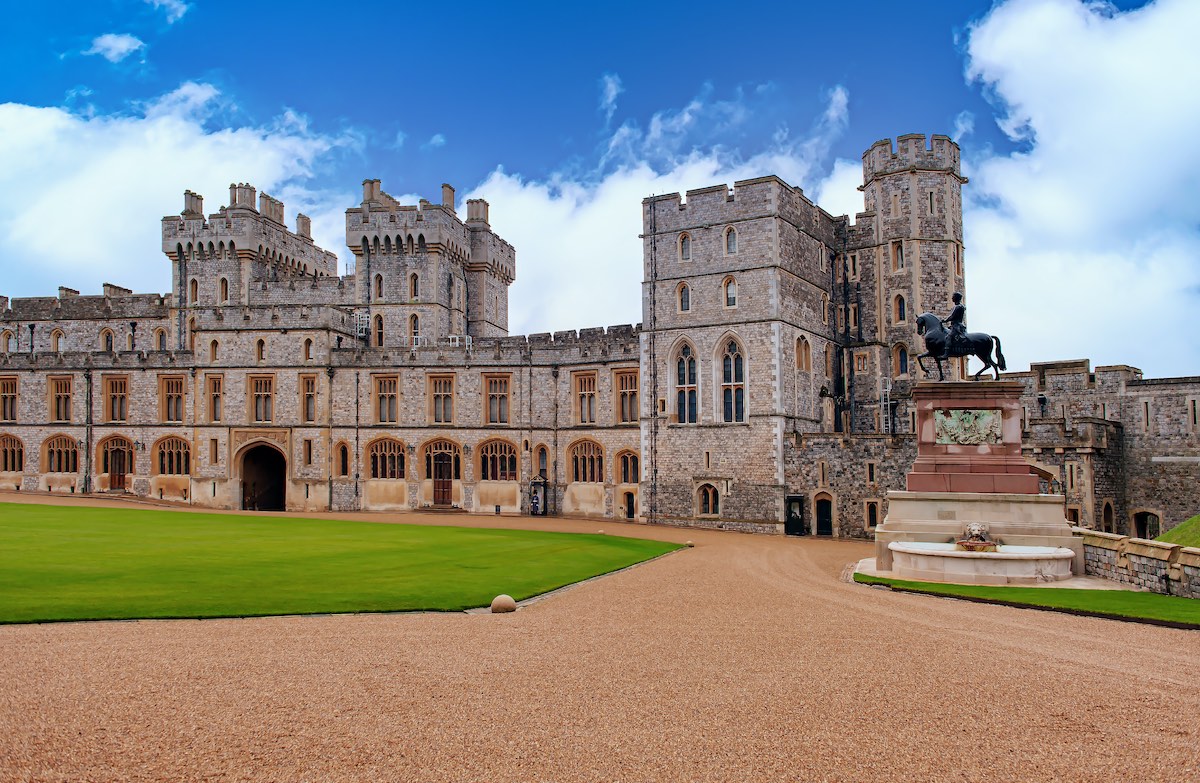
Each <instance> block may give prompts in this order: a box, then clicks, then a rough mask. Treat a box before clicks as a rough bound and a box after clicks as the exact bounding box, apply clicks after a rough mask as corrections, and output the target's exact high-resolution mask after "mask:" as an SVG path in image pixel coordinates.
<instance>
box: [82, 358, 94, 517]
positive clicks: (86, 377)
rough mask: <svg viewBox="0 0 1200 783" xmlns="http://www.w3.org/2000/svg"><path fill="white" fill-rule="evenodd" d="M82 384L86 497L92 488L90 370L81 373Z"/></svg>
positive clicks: (84, 484) (84, 488) (84, 492)
mask: <svg viewBox="0 0 1200 783" xmlns="http://www.w3.org/2000/svg"><path fill="white" fill-rule="evenodd" d="M83 382H84V385H85V387H86V388H87V394H86V397H87V417H86V418H85V419H84V427H85V433H86V434H85V436H84V442H85V443H86V447H85V451H84V453H83V494H85V495H86V494H87V493H88V492H90V491H91V486H92V368H90V367H89V368H87V369H85V370H84V371H83Z"/></svg>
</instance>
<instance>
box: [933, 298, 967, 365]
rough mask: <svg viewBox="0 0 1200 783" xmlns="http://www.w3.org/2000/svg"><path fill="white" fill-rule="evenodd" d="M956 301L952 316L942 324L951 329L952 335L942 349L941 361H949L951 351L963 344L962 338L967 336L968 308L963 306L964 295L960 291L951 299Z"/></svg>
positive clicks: (947, 317)
mask: <svg viewBox="0 0 1200 783" xmlns="http://www.w3.org/2000/svg"><path fill="white" fill-rule="evenodd" d="M950 298H951V299H953V300H954V309H953V310H951V311H950V315H948V316H946V317H945V318H943V319H942V323H943V324H945V325H946V326H949V327H950V335H949V336H948V337H947V338H946V345H945V347H943V348H942V355H941V357H939V358H940V359H949V358H950V351H951V350H952V349H954V348H956V347H957V346H958V345H960V344H961V343H962V338H963V337H965V336H966V334H967V325H966V323H965V321H966V318H967V308H966V307H964V306H963V303H962V300H963V295H962V294H960V293H959V292H958V291H955V292H954V296H952V297H950Z"/></svg>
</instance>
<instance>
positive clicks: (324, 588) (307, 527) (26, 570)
mask: <svg viewBox="0 0 1200 783" xmlns="http://www.w3.org/2000/svg"><path fill="white" fill-rule="evenodd" d="M677 548H678V546H677V545H675V544H669V543H663V542H659V541H643V540H639V539H632V538H618V537H615V536H603V535H581V534H571V533H544V532H536V531H528V530H485V529H474V528H460V527H428V526H418V525H391V524H381V523H373V522H358V521H355V522H348V521H341V520H323V519H320V520H318V519H292V518H286V517H258V516H239V515H231V514H190V513H180V512H175V511H160V510H141V509H108V508H80V507H64V506H41V505H37V506H34V505H18V504H0V622H2V623H14V622H36V621H43V620H85V619H118V618H120V619H127V618H151V617H230V616H234V617H238V616H251V615H273V614H309V613H324V612H381V611H404V610H460V609H465V608H469V607H476V606H486V605H487V604H488V603H490V602H491V600H492V598H493V597H495V596H496V595H497V594H499V593H508V594H509V595H511V596H513V598H516V599H517V600H518V601H520V600H522V599H524V598H528V597H530V596H534V595H538V594H539V593H544V592H547V591H549V590H553V589H555V588H558V587H562V586H563V585H567V584H571V583H573V582H578V581H580V580H582V579H587V578H589V577H592V576H596V575H597V574H603V573H607V572H610V571H615V570H618V569H620V568H624V567H626V566H629V565H632V564H633V563H638V562H641V561H643V560H647V559H649V558H652V557H656V556H658V555H660V554H663V553H665V552H669V551H672V550H674V549H677Z"/></svg>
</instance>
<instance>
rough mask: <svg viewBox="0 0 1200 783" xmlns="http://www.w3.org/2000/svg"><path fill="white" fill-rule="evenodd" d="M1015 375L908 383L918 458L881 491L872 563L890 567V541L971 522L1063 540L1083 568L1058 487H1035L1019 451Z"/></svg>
mask: <svg viewBox="0 0 1200 783" xmlns="http://www.w3.org/2000/svg"><path fill="white" fill-rule="evenodd" d="M1022 391H1023V386H1022V385H1021V384H1020V383H1013V382H1007V381H981V382H960V383H922V384H919V385H918V386H917V387H916V388H915V389H914V390H913V401H914V404H915V405H916V409H917V458H916V460H915V461H914V463H913V468H912V471H911V472H909V474H908V482H907V486H908V491H906V492H889V493H888V513H887V517H886V518H885V519H884V520H883V523H882V524H881V525H879V527H878V528H877V529H876V531H875V567H876V569H878V570H879V571H890V570H892V552H891V551H890V550H889V549H888V544H890V543H892V542H893V541H923V542H930V543H951V542H954V541H956V540H958V539H960V538H963V537H964V531H965V528H966V526H967V525H968V524H969V523H971V522H985V523H987V525H988V528H989V534H990V535H991V537H992V538H993V539H995V540H997V541H999V542H1000V543H1002V544H1007V545H1010V546H1046V547H1064V548H1066V549H1070V550H1071V551H1072V552H1074V553H1075V558H1074V560H1073V564H1072V571H1073V572H1074V573H1075V574H1076V575H1082V574H1083V543H1082V540H1081V539H1079V538H1078V537H1077V536H1075V535H1074V534H1073V533H1072V532H1071V526H1070V524H1069V523H1068V522H1067V519H1066V515H1065V513H1064V510H1063V508H1064V506H1063V498H1062V496H1061V495H1040V494H1038V477H1037V474H1036V473H1034V472H1033V470H1032V468H1031V467H1030V465H1029V464H1028V463H1026V462H1025V460H1024V458H1023V457H1022V456H1021V405H1020V400H1021V392H1022Z"/></svg>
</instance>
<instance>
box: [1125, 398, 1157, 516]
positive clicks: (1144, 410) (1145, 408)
mask: <svg viewBox="0 0 1200 783" xmlns="http://www.w3.org/2000/svg"><path fill="white" fill-rule="evenodd" d="M1138 402H1140V403H1141V404H1142V405H1141V411H1140V413H1141V414H1142V424H1141V430H1142V432H1145V433H1149V432H1150V421H1151V416H1152V415H1153V413H1154V409H1153V407H1152V406H1151V404H1150V402H1151V401H1150V398H1149V397H1142V398H1140V399H1139V400H1138ZM1130 529H1131V530H1132V528H1130Z"/></svg>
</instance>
